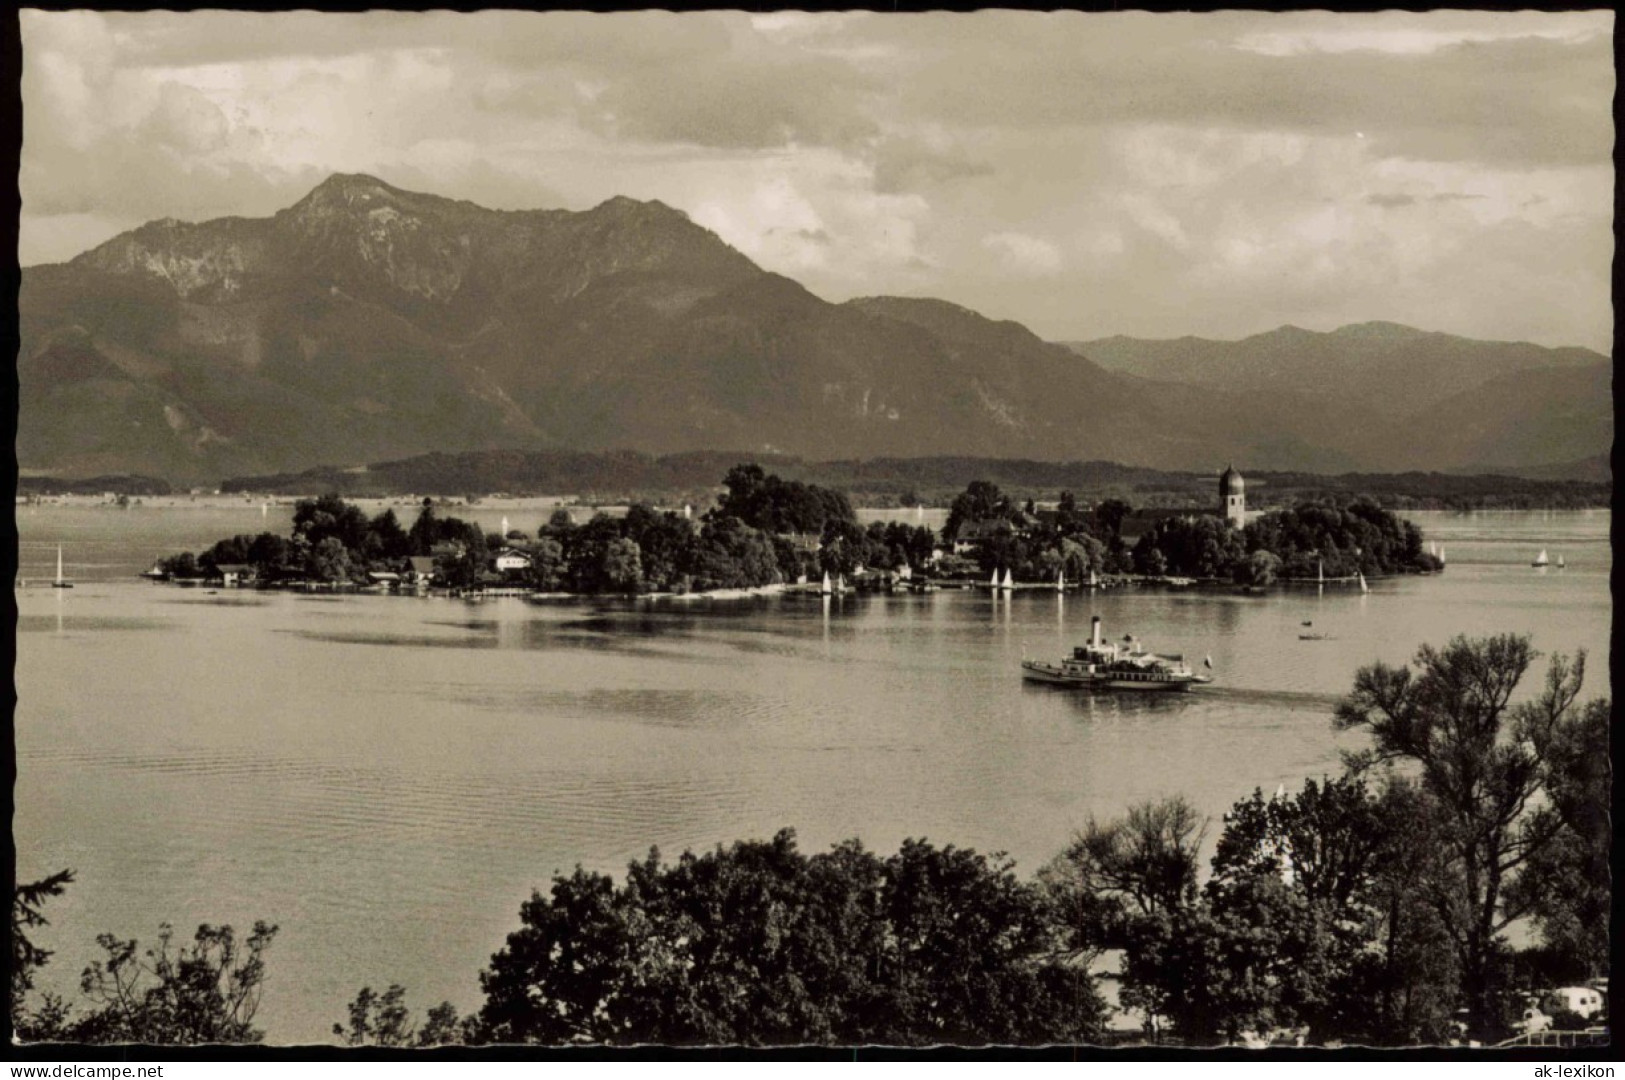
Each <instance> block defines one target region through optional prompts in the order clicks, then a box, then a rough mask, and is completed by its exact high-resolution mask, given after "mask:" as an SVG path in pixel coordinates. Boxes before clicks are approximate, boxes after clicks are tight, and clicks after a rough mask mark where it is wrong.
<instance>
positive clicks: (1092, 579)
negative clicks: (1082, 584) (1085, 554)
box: [1089, 566, 1099, 589]
mask: <svg viewBox="0 0 1625 1080" xmlns="http://www.w3.org/2000/svg"><path fill="white" fill-rule="evenodd" d="M1098 585H1099V583H1098V582H1096V581H1095V568H1094V567H1092V566H1091V567H1090V568H1089V587H1090V588H1091V589H1093V588H1097V587H1098Z"/></svg>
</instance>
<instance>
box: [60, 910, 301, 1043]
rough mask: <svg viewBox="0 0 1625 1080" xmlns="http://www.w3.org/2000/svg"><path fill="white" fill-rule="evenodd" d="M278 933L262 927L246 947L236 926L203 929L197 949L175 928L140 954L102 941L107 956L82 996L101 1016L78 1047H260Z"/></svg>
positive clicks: (88, 975) (112, 940)
mask: <svg viewBox="0 0 1625 1080" xmlns="http://www.w3.org/2000/svg"><path fill="white" fill-rule="evenodd" d="M276 933H277V928H276V927H275V926H271V925H268V924H266V923H263V922H256V923H255V924H254V929H253V932H252V933H250V934H249V935H248V937H247V938H246V939H243V940H241V941H239V940H238V938H237V935H236V933H235V932H234V931H233V930H232V928H231V927H229V926H218V927H216V926H209V925H207V924H205V925H202V926H199V927H198V928H197V933H196V934H195V935H193V938H192V942H191V944H189V945H180V946H176V945H175V943H174V931H173V930H172V929H171V928H170V927H169V925H168V924H165V925H164V926H162V927H161V928H160V930H159V933H158V945H157V947H156V948H150V949H147V950H145V951H144V952H141V953H139V954H138V952H137V950H138V948H139V943H138V942H136V941H135V940H134V939H131V940H128V941H123V940H120V939H119V938H117V937H114V936H113V935H112V934H102V935H99V936H98V937H97V938H96V943H97V944H98V945H100V946H101V947H102V949H103V951H104V952H105V953H106V954H107V955H106V957H105V958H104V959H102V960H96V961H92V962H91V964H90V966H89V967H87V968H86V969H85V972H84V975H83V977H82V978H81V979H80V984H79V985H80V989H81V990H82V991H83V992H84V994H85V995H86V997H88V998H89V999H90V1001H91V1003H92V1004H93V1005H95V1006H97V1008H96V1010H95V1011H94V1012H92V1013H91V1014H90V1015H88V1016H86V1017H85V1018H83V1019H82V1020H79V1021H78V1022H76V1023H74V1024H73V1025H72V1026H71V1028H70V1029H69V1031H68V1035H69V1037H70V1038H71V1039H72V1040H73V1041H75V1042H90V1043H104V1042H131V1043H147V1044H151V1045H165V1046H176V1045H178V1046H188V1045H197V1044H203V1043H256V1042H259V1041H260V1040H261V1039H263V1038H264V1032H262V1031H260V1030H258V1029H257V1028H255V1027H254V1026H253V1022H254V1014H255V1013H256V1012H257V1011H258V1010H259V1004H260V996H261V994H262V992H263V990H264V987H265V955H264V954H265V950H266V949H268V948H269V947H270V945H271V942H272V940H273V939H274V938H275V937H276Z"/></svg>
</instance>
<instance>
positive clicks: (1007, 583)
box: [1004, 569, 1016, 589]
mask: <svg viewBox="0 0 1625 1080" xmlns="http://www.w3.org/2000/svg"><path fill="white" fill-rule="evenodd" d="M1004 587H1005V588H1006V589H1013V588H1015V587H1016V576H1015V575H1014V574H1012V573H1011V572H1010V571H1009V570H1008V569H1007V570H1005V572H1004Z"/></svg>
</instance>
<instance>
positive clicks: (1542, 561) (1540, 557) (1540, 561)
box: [1534, 548, 1551, 566]
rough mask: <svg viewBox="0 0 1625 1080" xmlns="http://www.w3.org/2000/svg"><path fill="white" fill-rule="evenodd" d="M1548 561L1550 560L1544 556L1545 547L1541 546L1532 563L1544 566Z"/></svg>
mask: <svg viewBox="0 0 1625 1080" xmlns="http://www.w3.org/2000/svg"><path fill="white" fill-rule="evenodd" d="M1550 561H1551V560H1550V559H1548V558H1547V557H1546V549H1545V548H1541V549H1540V554H1539V555H1536V556H1535V563H1534V564H1535V565H1536V566H1545V565H1546V564H1547V563H1548V562H1550Z"/></svg>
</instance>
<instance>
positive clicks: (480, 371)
mask: <svg viewBox="0 0 1625 1080" xmlns="http://www.w3.org/2000/svg"><path fill="white" fill-rule="evenodd" d="M18 309H19V329H20V332H21V348H20V350H19V354H18V378H19V382H20V385H21V394H22V399H21V416H20V421H19V430H18V439H17V449H18V456H19V461H20V463H21V465H22V466H23V467H24V468H25V469H30V470H39V471H46V472H51V473H54V474H57V475H62V476H80V477H88V476H94V475H99V474H116V473H141V474H146V475H155V476H163V477H166V478H169V479H171V480H174V481H177V482H197V481H209V480H218V479H219V478H221V477H224V476H232V475H237V476H242V475H254V474H265V473H272V472H285V471H298V470H302V469H308V468H311V467H314V466H318V465H344V464H355V463H360V462H366V461H380V460H386V459H391V458H404V457H409V456H412V455H415V454H423V453H429V452H436V451H442V452H457V451H471V450H490V449H503V448H513V449H524V450H537V449H560V450H580V451H600V450H610V449H628V450H636V451H641V452H647V453H658V454H673V453H684V452H692V451H705V450H714V449H717V448H719V447H744V448H751V449H752V451H753V452H756V453H763V454H766V453H785V454H796V455H802V456H805V457H809V458H824V459H829V458H843V457H855V458H866V457H887V456H890V457H908V456H921V455H933V454H937V455H941V454H958V455H977V456H983V457H1009V458H1032V459H1039V460H1081V459H1110V460H1117V461H1123V462H1127V463H1132V464H1137V465H1145V466H1153V467H1160V468H1206V467H1211V466H1212V465H1213V464H1214V463H1216V462H1221V461H1228V460H1234V461H1236V462H1237V463H1238V464H1243V465H1246V466H1251V467H1255V468H1256V467H1272V468H1284V469H1301V470H1312V471H1322V472H1326V471H1347V470H1349V469H1356V468H1366V467H1376V468H1393V467H1426V468H1454V467H1458V466H1470V465H1473V464H1475V463H1477V462H1478V461H1490V462H1495V463H1497V464H1506V465H1509V466H1511V465H1518V466H1545V465H1550V464H1552V463H1554V462H1557V461H1559V460H1570V459H1578V458H1583V457H1587V456H1590V455H1594V454H1597V453H1601V452H1605V450H1606V446H1607V445H1608V443H1609V442H1611V438H1612V427H1611V421H1612V417H1611V412H1610V415H1609V417H1608V424H1607V436H1608V442H1602V443H1600V444H1599V443H1598V442H1597V440H1598V438H1599V437H1600V436H1599V434H1598V433H1599V431H1600V427H1601V425H1600V424H1599V423H1598V422H1597V421H1596V418H1594V417H1590V416H1589V414H1587V415H1586V416H1585V417H1584V418H1583V419H1584V422H1583V423H1581V424H1580V426H1579V427H1578V428H1577V429H1575V430H1576V432H1577V434H1573V435H1572V436H1570V437H1565V438H1564V439H1560V440H1557V441H1558V442H1560V443H1561V452H1560V453H1559V452H1558V451H1557V450H1553V451H1552V452H1551V453H1548V452H1547V447H1545V445H1544V444H1543V442H1542V436H1541V435H1540V431H1541V430H1543V429H1541V428H1540V425H1539V423H1535V424H1534V426H1533V427H1531V426H1529V424H1528V423H1527V421H1529V420H1530V418H1529V417H1527V416H1524V417H1522V418H1521V419H1522V420H1523V421H1525V422H1526V423H1524V430H1523V434H1522V436H1520V438H1519V439H1515V440H1511V441H1508V440H1506V439H1501V438H1499V437H1498V436H1497V435H1496V432H1499V431H1500V430H1502V428H1503V427H1504V426H1505V424H1506V423H1507V422H1508V415H1509V414H1508V410H1509V409H1510V410H1511V412H1513V413H1516V412H1517V411H1518V397H1519V392H1518V391H1517V390H1516V388H1513V387H1510V386H1508V387H1503V388H1502V389H1500V390H1496V389H1494V388H1493V387H1491V388H1489V389H1483V388H1482V387H1479V389H1480V390H1481V395H1480V398H1479V399H1471V400H1465V401H1464V402H1463V403H1462V407H1471V408H1477V409H1483V410H1487V411H1488V413H1487V419H1485V420H1484V421H1483V423H1482V424H1478V423H1477V421H1476V420H1475V425H1476V426H1474V427H1473V428H1472V431H1473V432H1479V434H1471V433H1465V432H1464V433H1462V434H1461V435H1460V437H1458V438H1456V439H1455V440H1454V441H1451V440H1445V441H1443V442H1440V443H1438V445H1437V446H1424V445H1421V444H1418V447H1417V448H1416V450H1415V452H1414V453H1413V452H1411V451H1410V450H1408V449H1406V445H1405V444H1404V443H1403V440H1401V445H1399V446H1397V447H1396V446H1394V445H1390V444H1388V443H1385V442H1384V441H1383V440H1382V439H1376V440H1374V439H1373V436H1372V433H1373V432H1376V431H1379V430H1381V429H1383V426H1384V423H1385V422H1386V421H1385V420H1384V416H1385V414H1387V413H1390V412H1391V411H1392V409H1391V402H1390V403H1384V402H1382V401H1381V400H1380V399H1378V398H1376V397H1374V396H1373V395H1367V396H1366V399H1365V400H1357V399H1356V397H1355V396H1354V395H1348V396H1339V395H1337V394H1327V393H1323V392H1321V389H1322V388H1319V387H1316V386H1315V385H1313V384H1312V381H1311V383H1310V384H1309V385H1305V384H1304V380H1301V379H1300V380H1297V381H1296V382H1292V381H1291V380H1285V379H1282V380H1278V382H1279V385H1274V386H1272V387H1270V388H1269V390H1268V392H1263V391H1260V390H1258V389H1256V388H1254V383H1252V382H1248V381H1247V380H1246V379H1239V380H1236V381H1235V382H1234V383H1233V384H1231V383H1227V382H1225V381H1224V380H1211V379H1210V380H1207V381H1200V380H1190V379H1185V378H1183V377H1181V378H1179V379H1174V380H1172V381H1170V378H1169V376H1168V374H1167V372H1165V371H1161V370H1159V371H1157V372H1155V373H1152V374H1151V375H1150V376H1149V377H1147V373H1146V372H1143V371H1131V370H1126V369H1127V368H1131V367H1133V366H1134V364H1133V362H1131V361H1125V360H1124V357H1125V356H1126V355H1127V353H1126V352H1125V351H1124V350H1125V349H1126V346H1125V347H1124V348H1114V347H1112V346H1110V345H1108V346H1106V347H1105V349H1104V353H1105V356H1104V364H1105V366H1100V365H1097V364H1096V363H1094V362H1091V361H1092V360H1093V359H1094V358H1093V357H1092V356H1091V357H1090V358H1088V359H1085V358H1083V357H1080V356H1078V355H1077V354H1076V352H1075V351H1073V350H1071V349H1068V348H1064V347H1061V346H1058V345H1055V344H1051V343H1047V342H1044V341H1042V340H1040V339H1039V338H1038V337H1037V336H1036V335H1034V334H1032V333H1031V331H1029V330H1027V329H1026V328H1025V327H1022V326H1020V325H1018V324H1016V323H1009V322H995V321H993V320H990V319H986V318H984V317H982V316H980V315H978V314H976V313H975V312H972V311H968V310H966V309H964V308H959V307H956V306H954V305H951V304H947V303H945V302H943V301H934V300H922V299H903V298H897V297H871V298H865V299H859V300H853V301H849V302H847V303H844V304H831V303H828V302H826V301H824V300H821V299H819V298H818V297H816V296H814V295H813V294H811V293H810V292H808V291H807V290H806V289H805V288H803V287H802V286H801V285H799V284H797V283H796V282H794V281H792V280H790V279H789V278H786V277H783V276H780V275H777V274H773V273H769V272H767V271H765V270H763V269H761V268H760V267H758V266H756V265H755V264H754V263H753V262H751V261H750V259H748V258H747V257H746V256H744V255H743V254H741V253H740V252H738V251H736V250H734V249H733V248H731V247H729V246H728V245H727V244H726V243H724V242H723V241H722V240H721V239H720V238H719V237H717V236H716V235H715V234H714V233H712V232H711V231H709V230H707V229H705V228H703V227H701V226H699V225H697V224H695V223H694V222H692V221H690V220H689V219H688V217H687V216H686V215H684V214H683V213H681V212H680V211H678V210H674V209H672V208H671V207H668V206H665V205H664V204H662V203H659V202H639V201H636V200H632V199H627V198H624V197H616V198H612V199H609V200H608V201H606V202H604V203H602V204H600V205H598V206H596V207H594V208H593V209H591V210H587V211H580V212H575V211H566V210H525V211H497V210H489V209H486V208H483V207H479V206H476V205H475V204H473V203H469V202H465V201H459V200H454V199H447V198H442V197H440V196H435V195H426V194H421V193H415V192H409V191H405V190H402V189H399V188H396V187H393V186H391V185H389V184H386V183H384V182H383V181H380V180H377V179H375V178H373V177H369V176H359V175H335V176H333V177H331V178H330V179H328V180H326V181H324V182H323V183H322V184H320V185H318V186H317V187H316V188H315V189H314V190H312V191H311V192H310V194H308V195H307V196H306V197H305V198H303V199H301V200H299V201H298V202H297V203H295V204H294V205H293V206H291V207H288V208H287V209H284V210H282V211H279V212H278V213H276V214H274V215H272V216H271V217H269V218H257V219H256V218H240V217H232V218H221V219H218V220H214V221H206V222H199V223H195V224H188V223H183V222H178V221H173V220H166V221H159V222H152V223H149V224H147V225H143V226H141V227H140V228H137V229H134V230H132V231H130V232H128V233H124V234H122V235H120V236H118V237H115V238H113V239H112V240H110V241H108V242H107V243H105V244H102V245H100V246H99V247H97V248H95V249H93V250H91V251H89V252H86V253H85V254H83V255H81V256H79V257H77V258H75V259H73V260H72V261H70V262H68V263H66V264H60V265H54V266H42V267H33V268H29V269H27V270H25V271H24V272H23V280H22V288H21V290H20V294H19V301H18ZM1297 333H1299V334H1303V333H1307V332H1303V331H1299V332H1297ZM1412 333H1420V332H1412ZM1266 336H1267V335H1266ZM1439 337H1445V336H1444V335H1439ZM1111 340H1114V341H1118V342H1127V341H1128V340H1129V339H1111ZM1448 340H1449V341H1451V342H1462V340H1463V339H1448ZM1477 344H1478V343H1464V344H1463V345H1461V346H1453V347H1456V348H1459V349H1461V350H1464V354H1465V353H1470V352H1472V349H1471V348H1469V346H1475V345H1477ZM1091 348H1093V345H1092V346H1091ZM1367 351H1368V352H1370V351H1371V350H1367ZM1382 352H1383V350H1376V351H1375V354H1374V355H1376V356H1377V357H1378V359H1376V360H1371V361H1369V363H1370V364H1371V365H1373V366H1380V364H1379V362H1378V361H1379V360H1380V359H1381V355H1382ZM1366 362H1367V361H1362V363H1366ZM1565 362H1566V361H1565ZM1570 366H1571V367H1573V368H1574V370H1576V371H1584V370H1589V369H1587V368H1586V367H1585V365H1584V364H1580V363H1572V364H1570ZM1114 367H1117V368H1119V370H1110V369H1111V368H1114ZM1525 370H1527V369H1526V368H1522V367H1519V366H1518V365H1517V364H1512V365H1510V366H1509V367H1507V369H1506V371H1505V372H1504V374H1506V375H1508V376H1509V377H1511V376H1515V375H1518V374H1519V373H1520V372H1523V371H1525ZM1289 383H1291V384H1290V385H1288V384H1289ZM1484 385H1488V384H1487V383H1486V384H1484ZM1455 389H1456V390H1457V391H1458V392H1461V393H1467V392H1468V391H1469V390H1470V389H1473V388H1471V387H1466V386H1458V387H1456V388H1455ZM1546 390H1547V391H1548V392H1547V393H1546V394H1545V395H1544V397H1542V398H1541V401H1542V402H1543V405H1542V407H1549V408H1550V409H1551V410H1553V411H1554V414H1557V415H1562V416H1565V417H1568V418H1569V421H1567V422H1572V421H1573V419H1574V418H1575V417H1578V416H1581V414H1582V413H1583V412H1584V410H1583V408H1581V407H1580V406H1579V405H1577V404H1576V403H1575V402H1574V401H1573V400H1571V398H1570V397H1568V396H1565V395H1569V394H1575V393H1581V392H1583V391H1585V390H1586V387H1584V386H1579V385H1576V386H1572V387H1571V386H1569V385H1568V384H1566V383H1565V384H1561V385H1560V384H1559V383H1557V382H1553V383H1551V384H1550V385H1549V386H1548V387H1547V388H1546ZM1435 397H1438V399H1439V400H1442V397H1439V395H1437V394H1436V395H1435ZM1480 429H1482V430H1480ZM1435 453H1445V454H1448V455H1453V456H1449V457H1448V458H1447V459H1434V458H1433V457H1431V456H1430V455H1433V454H1435ZM1504 454H1511V455H1512V456H1510V457H1504V456H1497V455H1504ZM1471 455H1489V456H1487V457H1481V458H1472V457H1471Z"/></svg>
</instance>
